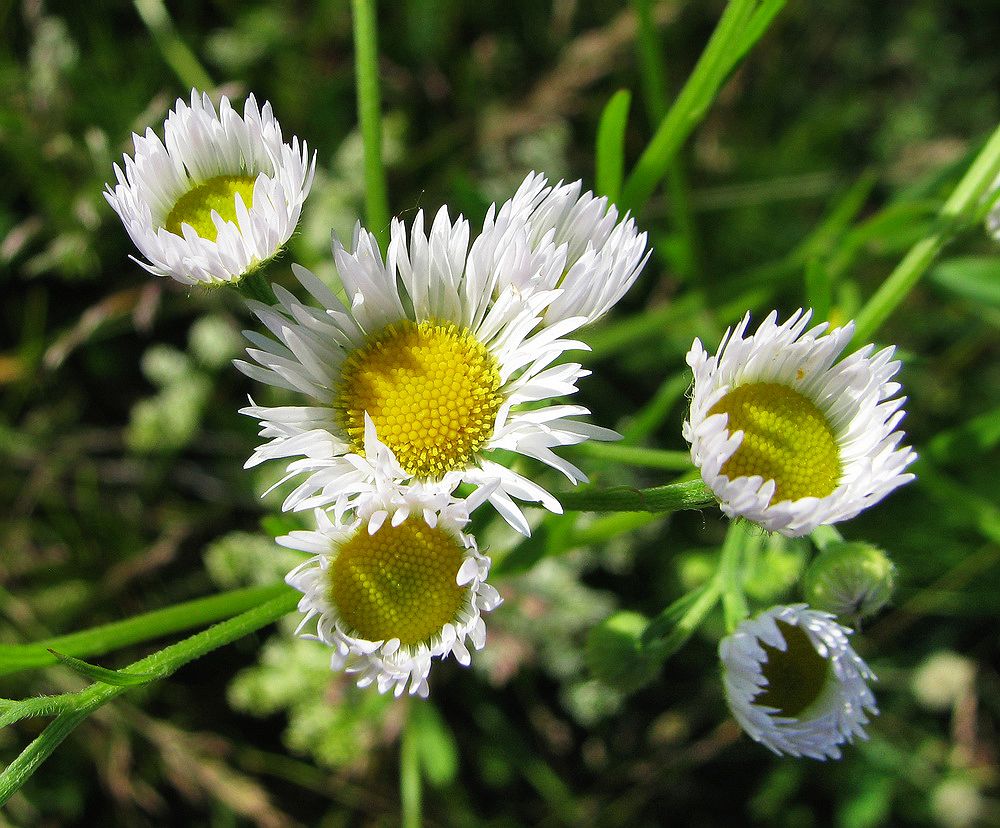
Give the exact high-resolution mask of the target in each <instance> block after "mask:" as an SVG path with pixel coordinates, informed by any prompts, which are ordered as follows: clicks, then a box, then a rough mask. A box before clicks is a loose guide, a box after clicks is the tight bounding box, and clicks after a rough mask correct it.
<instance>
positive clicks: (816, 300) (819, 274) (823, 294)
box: [806, 259, 833, 322]
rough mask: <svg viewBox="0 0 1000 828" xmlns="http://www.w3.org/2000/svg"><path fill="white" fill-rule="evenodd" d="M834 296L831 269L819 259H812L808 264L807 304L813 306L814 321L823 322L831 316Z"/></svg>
mask: <svg viewBox="0 0 1000 828" xmlns="http://www.w3.org/2000/svg"><path fill="white" fill-rule="evenodd" d="M832 298H833V280H832V279H831V278H830V271H829V270H828V269H827V268H826V266H825V265H824V264H823V262H822V261H820V260H819V259H810V260H809V264H807V265H806V304H808V305H809V307H810V308H812V311H813V320H814V321H816V322H822V321H823V320H824V319H827V318H828V317H829V316H830V302H831V300H832Z"/></svg>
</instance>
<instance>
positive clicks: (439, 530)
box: [278, 490, 501, 696]
mask: <svg viewBox="0 0 1000 828" xmlns="http://www.w3.org/2000/svg"><path fill="white" fill-rule="evenodd" d="M473 505H475V504H473ZM439 506H440V504H439V503H432V502H429V501H426V500H424V499H423V498H422V497H421V495H420V494H419V492H418V491H417V490H408V491H407V492H406V493H405V494H402V493H400V494H398V495H397V499H396V500H395V501H394V502H393V503H388V504H387V503H382V502H380V501H379V499H378V498H371V499H366V501H365V503H364V505H362V506H360V507H359V509H358V513H357V515H358V516H357V517H356V518H355V519H354V520H353V522H352V523H351V524H350V525H348V526H339V525H338V524H336V523H335V522H334V521H333V520H331V518H330V516H329V515H328V513H326V512H324V511H323V510H321V509H317V510H316V512H315V515H316V521H317V528H316V530H315V531H297V532H292V533H291V534H289V535H287V536H286V537H283V538H279V539H278V543H280V544H282V545H284V546H288V547H290V548H292V549H299V550H302V551H304V552H311V553H313V555H314V556H313V557H312V558H310V559H309V560H308V561H306V562H305V563H303V564H302V565H301V566H298V567H297V568H296V569H294V570H293V571H292V572H290V573H289V574H288V576H287V578H286V579H285V580H286V581H287V582H288V583H289V584H290V585H291V586H293V587H295V589H297V590H299V591H300V592H301V593H302V599H301V600H300V601H299V611H300V612H303V613H305V617H304V618H303V619H302V623H301V624H300V625H299V631H301V630H302V629H304V628H306V627H307V626H309V625H310V623H311V622H312V621H313V620H314V619H315V632H313V633H308V634H307V635H306V637H311V638H316V639H318V640H320V641H322V642H323V643H325V644H328V645H329V646H330V647H332V648H333V655H332V656H331V666H332V668H333V669H335V670H339V669H343V670H346V671H347V672H348V673H356V674H358V685H359V686H361V687H367V686H368V685H371V684H374V685H375V686H376V687H377V688H378V690H379V692H380V693H385V692H387V691H389V690H392V691H393V693H394V694H395V695H397V696H400V695H402V694H403V693H404V692H406V690H407V686H408V689H409V692H410V694H411V695H414V694H415V695H420V696H426V695H427V693H428V685H427V677H428V675H429V673H430V669H431V661H432V659H434V658H446V657H447V656H448V655H454V656H455V658H456V659H457V660H458V661H459V663H460V664H463V665H468V664H469V662H470V660H471V655H470V652H469V647H468V644H467V642H468V643H471V645H472V647H473V648H474V649H477V650H478V649H481V648H482V647H483V645H484V644H485V642H486V624H485V622H484V621H483V618H482V613H484V612H488V611H490V610H492V609H494V608H495V607H496V606H498V605H499V604H500V602H501V599H500V595H499V593H497V591H496V590H495V589H494V588H493V587H492V586H490V585H489V584H487V583H486V577H487V575H488V574H489V569H490V560H489V558H487V557H486V556H484V555H481V554H480V553H479V552H478V550H477V549H476V543H475V540H474V539H473V538H472V536H470V535H464V534H463V533H462V529H463V528H464V527H465V525H466V524H467V523H468V520H469V515H468V503H465V502H463V501H458V502H451V503H449V504H447V505H445V506H443V507H441V508H439Z"/></svg>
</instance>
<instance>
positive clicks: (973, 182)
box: [852, 127, 1000, 346]
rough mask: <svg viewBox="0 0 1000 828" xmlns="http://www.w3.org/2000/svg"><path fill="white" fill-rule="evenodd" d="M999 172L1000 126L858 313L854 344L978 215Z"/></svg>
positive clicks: (864, 338)
mask: <svg viewBox="0 0 1000 828" xmlns="http://www.w3.org/2000/svg"><path fill="white" fill-rule="evenodd" d="M998 172H1000V127H997V129H996V131H995V132H994V133H993V134H992V135H991V136H990V139H989V140H988V141H987V142H986V145H985V146H984V147H983V149H982V150H981V151H980V153H979V155H978V156H976V160H975V161H973V162H972V165H971V166H970V167H969V170H968V172H966V174H965V175H964V176H962V180H961V181H959V182H958V186H957V187H955V189H954V191H953V192H952V194H951V196H949V198H948V200H947V201H946V202H945V203H944V206H943V207H942V208H941V210H940V212H939V213H938V221H937V222H936V224H935V229H934V230H933V231H932V232H931V234H930V235H929V236H926V237H924V238H923V239H921V240H920V241H918V242H917V243H916V244H915V245H913V247H911V248H910V251H909V252H908V253H907V254H906V256H905V257H904V258H903V261H901V262H900V263H899V265H898V266H897V267H896V269H895V270H893V271H892V273H890V274H889V277H888V278H887V279H886V280H885V281H884V282H883V283H882V284H881V286H880V287H879V289H878V290H877V291H875V294H874V295H873V296H872V297H871V299H869V300H868V302H867V303H866V304H865V306H864V307H863V308H862V309H861V312H860V313H859V314H858V315H857V319H856V322H855V329H854V339H853V341H852V342H853V344H854V345H855V346H857V345H862V344H865V343H867V342H870V341H871V340H872V337H873V336H875V333H876V331H878V329H879V328H880V327H881V326H882V323H883V322H885V320H886V319H888V318H889V316H890V315H891V314H892V312H893V311H894V310H895V309H896V308H897V307H898V306H899V304H900V303H901V302H902V301H903V300H904V299H905V298H906V297H907V295H908V294H909V293H910V291H911V290H913V288H914V287H915V286H916V284H917V282H918V281H920V277H921V276H923V275H924V273H926V272H927V270H928V268H929V267H930V266H931V264H932V263H933V262H934V260H935V259H936V258H937V257H938V254H939V253H940V252H941V251H942V250H943V249H944V247H945V245H946V244H947V243H948V242H950V241H951V240H952V239H953V238H954V237H955V235H957V234H958V233H959V232H960V231H961V230H963V229H964V228H965V226H966V225H967V223H968V222H969V221H971V220H973V219H974V218H978V213H979V205H980V202H981V201H982V199H983V196H984V195H985V194H986V192H987V190H988V189H989V188H990V186H991V185H992V184H993V182H994V181H995V180H996V177H997V173H998Z"/></svg>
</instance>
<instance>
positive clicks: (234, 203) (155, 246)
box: [104, 89, 316, 285]
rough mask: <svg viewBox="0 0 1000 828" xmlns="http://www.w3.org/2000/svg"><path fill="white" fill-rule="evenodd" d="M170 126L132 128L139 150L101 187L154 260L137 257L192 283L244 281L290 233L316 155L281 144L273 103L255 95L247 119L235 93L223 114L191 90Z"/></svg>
mask: <svg viewBox="0 0 1000 828" xmlns="http://www.w3.org/2000/svg"><path fill="white" fill-rule="evenodd" d="M163 132H164V140H163V141H161V140H160V139H159V137H158V136H157V135H156V133H154V132H153V130H152V129H147V130H146V135H145V137H142V136H139V135H133V136H132V141H133V143H134V145H135V158H129V157H128V156H127V155H126V156H125V158H124V164H125V169H124V171H122V168H121V167H119V166H118V165H117V164H115V176H116V177H117V179H118V184H117V186H115V188H114V189H111V187H110V185H109V186H108V187H107V190H106V192H105V194H104V197H105V198H106V199H107V200H108V203H109V204H110V205H111V206H112V207H113V208H114V209H115V212H117V213H118V215H119V217H120V218H121V220H122V223H123V224H124V225H125V229H126V230H127V231H128V234H129V236H131V238H132V241H133V242H134V243H135V246H136V247H138V248H139V251H140V252H141V253H142V255H143V256H145V257H146V259H147V260H148V261H145V262H144V261H141V260H139V259H135V257H132V258H133V259H134V261H136V262H137V263H138V264H139V265H141V266H142V267H143V268H145V269H146V270H148V271H149V272H150V273H153V274H155V275H157V276H169V277H170V278H172V279H176V280H177V281H178V282H181V283H183V284H186V285H216V284H224V283H227V282H237V281H239V280H240V279H241V278H242V277H243V276H245V275H246V274H247V272H248V271H250V270H252V269H253V268H254V267H256V266H257V265H258V264H260V263H262V262H264V261H267V260H268V259H270V258H271V257H273V256H274V255H275V254H276V253H277V252H278V251H279V250H280V249H281V246H282V245H283V244H284V243H285V242H286V241H288V239H289V237H290V236H291V235H292V232H293V231H294V230H295V226H296V225H297V224H298V221H299V213H300V211H301V209H302V203H303V202H304V201H305V198H306V195H308V193H309V188H310V187H311V186H312V179H313V172H314V170H315V166H316V158H315V155H314V156H313V159H312V161H310V160H309V153H308V150H307V148H306V145H305V143H304V142H303V143H302V144H301V145H300V144H299V140H298V138H293V139H292V142H291V144H286V143H283V142H282V140H281V127H280V126H279V125H278V122H277V121H276V120H275V118H274V115H273V114H272V113H271V105H270V104H269V103H265V104H264V106H263V108H262V109H258V107H257V101H256V100H255V99H254V96H253V95H251V96H250V97H249V98H247V101H246V104H245V105H244V107H243V117H242V118H241V117H240V116H239V115H238V114H237V113H236V111H235V110H234V109H233V108H232V106H231V105H230V103H229V99H228V98H225V97H223V98H222V101H221V102H220V104H219V110H218V112H216V110H215V107H214V106H213V105H212V102H211V100H209V97H208V95H206V94H199V93H198V92H197V91H196V90H194V89H192V90H191V104H190V106H188V105H187V104H185V103H184V101H182V100H179V99H178V101H177V104H176V106H175V107H174V110H173V111H172V112H171V113H170V114H169V115H168V116H167V120H166V123H165V124H164V127H163Z"/></svg>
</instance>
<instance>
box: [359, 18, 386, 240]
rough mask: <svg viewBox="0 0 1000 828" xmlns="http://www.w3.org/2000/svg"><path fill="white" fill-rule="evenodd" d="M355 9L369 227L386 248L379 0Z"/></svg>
mask: <svg viewBox="0 0 1000 828" xmlns="http://www.w3.org/2000/svg"><path fill="white" fill-rule="evenodd" d="M351 7H352V9H353V11H354V71H355V74H356V83H357V90H358V120H359V121H360V123H361V140H362V142H363V143H364V148H365V212H366V214H367V219H368V228H369V230H371V232H372V233H374V234H375V238H376V239H378V242H379V245H380V246H381V247H382V249H383V250H385V247H386V244H387V242H388V238H389V200H388V196H387V195H386V182H385V168H384V167H383V165H382V96H381V92H380V90H379V84H378V22H377V17H376V13H375V0H351Z"/></svg>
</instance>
